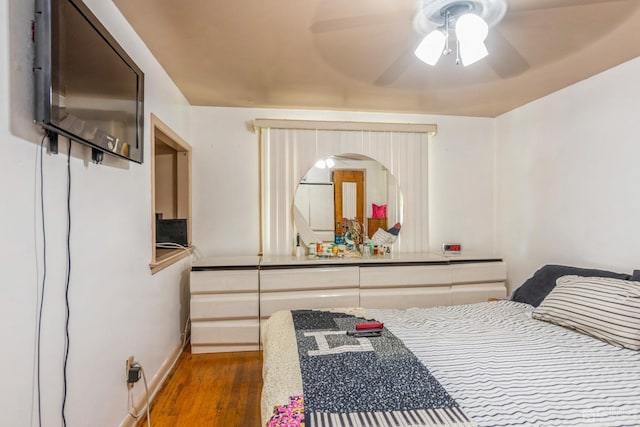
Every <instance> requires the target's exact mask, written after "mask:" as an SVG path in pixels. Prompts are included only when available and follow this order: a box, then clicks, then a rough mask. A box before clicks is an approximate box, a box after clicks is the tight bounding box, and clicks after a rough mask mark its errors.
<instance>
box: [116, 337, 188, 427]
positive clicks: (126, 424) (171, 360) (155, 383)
mask: <svg viewBox="0 0 640 427" xmlns="http://www.w3.org/2000/svg"><path fill="white" fill-rule="evenodd" d="M182 350H183V346H182V341H181V342H179V343H178V344H177V345H176V346H175V347H174V348H173V350H171V354H169V357H167V359H166V360H165V362H164V363H163V364H162V366H160V369H158V372H157V373H156V375H155V376H154V377H153V378H152V379H151V381H150V382H149V383H148V388H149V404H151V403H152V402H153V399H155V397H156V394H157V393H158V391H159V390H160V388H161V387H162V385H163V384H164V382H165V381H166V379H167V377H168V376H169V374H170V373H171V372H172V371H173V368H174V367H175V365H176V363H177V362H178V359H179V358H180V354H182ZM137 386H138V387H140V386H142V384H141V383H138V384H137ZM134 404H135V406H134V410H133V412H135V413H136V414H139V413H142V412H143V410H145V405H146V404H147V399H146V396H145V393H144V386H142V393H141V394H140V396H139V397H138V399H137V401H136V402H134ZM137 423H138V420H137V419H135V418H134V417H132V416H131V415H130V414H127V416H126V417H125V419H124V420H122V423H120V427H135V426H136V424H137Z"/></svg>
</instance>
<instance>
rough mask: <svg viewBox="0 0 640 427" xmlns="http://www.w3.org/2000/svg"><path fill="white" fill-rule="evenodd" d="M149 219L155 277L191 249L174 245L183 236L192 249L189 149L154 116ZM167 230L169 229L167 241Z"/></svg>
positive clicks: (186, 254)
mask: <svg viewBox="0 0 640 427" xmlns="http://www.w3.org/2000/svg"><path fill="white" fill-rule="evenodd" d="M151 215H152V217H151V225H152V226H151V245H152V250H151V254H152V255H151V263H150V264H149V266H150V267H151V272H152V273H156V272H158V271H160V270H162V269H163V268H166V267H168V266H170V265H171V264H173V263H175V262H177V261H179V260H181V259H182V258H184V257H186V256H188V255H189V254H190V253H191V251H190V249H188V250H185V249H182V248H180V247H179V246H177V245H176V244H175V243H177V242H180V241H181V240H182V238H184V234H186V243H187V246H188V247H190V245H191V146H190V145H189V144H188V143H187V142H186V141H184V140H183V139H182V138H180V136H178V135H177V134H176V133H175V132H173V131H172V130H171V129H170V128H169V127H168V126H167V125H165V124H164V123H163V122H162V121H161V120H160V119H158V118H157V117H156V116H155V115H153V114H152V115H151ZM161 220H162V221H163V224H162V225H161V227H163V228H162V232H161V233H160V234H162V238H159V237H160V236H158V233H157V231H158V229H157V227H158V224H159V222H160V221H161ZM166 227H169V228H170V231H169V232H168V234H169V235H170V237H169V239H168V240H167V236H166V234H167V232H166ZM158 241H164V242H165V244H164V245H162V244H160V243H158ZM167 242H174V243H173V244H172V243H167ZM182 243H184V241H183V242H182Z"/></svg>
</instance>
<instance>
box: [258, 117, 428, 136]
mask: <svg viewBox="0 0 640 427" xmlns="http://www.w3.org/2000/svg"><path fill="white" fill-rule="evenodd" d="M266 128H272V129H309V130H338V131H340V130H346V131H374V132H410V133H428V134H430V135H435V134H436V133H437V132H438V125H435V124H423V123H384V122H340V121H323V120H288V119H254V120H253V129H254V131H256V132H257V130H258V129H266Z"/></svg>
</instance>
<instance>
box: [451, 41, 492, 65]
mask: <svg viewBox="0 0 640 427" xmlns="http://www.w3.org/2000/svg"><path fill="white" fill-rule="evenodd" d="M458 51H459V52H460V60H461V61H462V65H464V66H465V67H467V66H469V65H471V64H473V63H475V62H478V61H480V60H481V59H482V58H484V57H485V56H487V55H488V54H489V51H488V50H487V46H486V45H485V44H484V41H465V42H463V41H459V45H458Z"/></svg>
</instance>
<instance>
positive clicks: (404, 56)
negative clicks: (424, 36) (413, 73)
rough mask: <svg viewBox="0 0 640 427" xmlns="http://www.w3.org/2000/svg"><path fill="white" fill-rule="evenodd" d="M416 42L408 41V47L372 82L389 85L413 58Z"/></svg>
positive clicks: (378, 84) (407, 66) (377, 84)
mask: <svg viewBox="0 0 640 427" xmlns="http://www.w3.org/2000/svg"><path fill="white" fill-rule="evenodd" d="M416 46H417V43H410V44H409V48H408V49H405V50H404V51H402V53H401V54H400V55H399V56H398V57H397V58H396V60H395V61H393V62H392V63H391V65H389V66H388V67H387V69H386V70H384V72H383V73H382V74H380V76H378V78H377V79H376V80H375V81H374V82H373V84H374V85H376V86H389V85H390V84H392V83H393V82H395V81H396V80H398V78H400V76H401V75H402V74H403V73H404V72H405V71H406V70H407V68H409V65H411V62H413V61H414V60H415V55H414V53H413V52H414V51H415V49H416Z"/></svg>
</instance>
